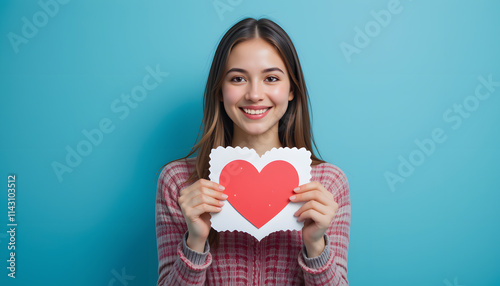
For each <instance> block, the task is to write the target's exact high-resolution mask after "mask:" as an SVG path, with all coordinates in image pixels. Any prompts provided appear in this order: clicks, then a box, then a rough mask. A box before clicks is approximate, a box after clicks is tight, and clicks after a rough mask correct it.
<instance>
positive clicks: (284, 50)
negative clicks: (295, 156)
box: [178, 18, 324, 244]
mask: <svg viewBox="0 0 500 286" xmlns="http://www.w3.org/2000/svg"><path fill="white" fill-rule="evenodd" d="M254 38H261V39H263V40H265V41H266V42H268V43H269V44H271V45H272V46H274V47H275V48H276V50H277V52H278V54H279V55H280V57H281V59H282V60H283V62H284V63H285V66H286V69H287V71H288V74H289V76H290V84H291V90H293V93H294V97H293V99H292V100H291V101H289V103H288V108H287V110H286V112H285V114H284V115H283V117H282V118H281V119H280V121H279V128H278V136H279V140H280V142H281V145H282V146H283V147H290V148H292V147H297V148H302V147H305V148H306V149H307V150H309V151H311V159H312V165H313V166H314V165H318V164H320V163H323V162H324V161H323V160H320V159H318V157H316V155H315V154H314V150H313V148H312V147H313V146H314V147H315V149H316V150H317V147H316V144H315V143H314V139H313V136H312V129H311V122H310V121H311V119H310V117H309V95H308V93H307V88H306V84H305V81H304V76H303V74H302V68H301V66H300V61H299V57H298V56H297V52H296V51H295V47H294V45H293V43H292V41H291V40H290V37H289V36H288V35H287V33H286V32H285V31H284V30H283V29H282V28H281V27H280V26H279V25H277V24H276V23H274V22H273V21H271V20H268V19H264V18H263V19H259V20H256V19H253V18H246V19H243V20H241V21H240V22H238V23H236V24H235V25H234V26H232V27H231V28H230V29H229V30H228V31H227V32H226V34H225V35H224V36H223V37H222V39H221V41H220V43H219V45H218V47H217V50H216V51H215V55H214V59H213V61H212V66H211V67H210V72H209V74H208V79H207V85H206V87H205V93H204V98H203V121H202V125H201V128H200V131H201V130H203V131H202V133H201V139H200V140H199V142H198V143H197V144H196V145H194V146H193V148H192V149H191V151H190V152H189V154H187V155H186V157H183V158H180V159H178V160H183V159H187V158H188V157H190V156H192V155H193V154H196V168H195V171H194V172H193V173H192V174H191V176H190V177H189V178H188V182H190V183H192V182H195V181H196V180H198V179H200V178H204V179H207V180H208V175H209V171H208V169H209V160H210V158H209V154H210V151H211V150H212V149H214V148H217V147H218V146H223V147H227V146H231V144H232V139H233V122H232V121H231V119H230V118H229V116H228V115H227V113H226V111H225V109H224V106H223V103H222V102H221V101H220V98H221V97H222V92H221V89H222V82H223V79H224V72H225V70H226V64H227V60H228V57H229V54H230V53H231V50H232V49H233V48H234V47H235V46H236V45H237V44H239V43H241V42H244V41H247V40H250V39H254ZM199 136H200V134H198V137H199ZM216 240H217V233H216V232H215V231H214V230H213V229H212V230H211V231H210V236H209V241H210V243H211V244H214V241H216Z"/></svg>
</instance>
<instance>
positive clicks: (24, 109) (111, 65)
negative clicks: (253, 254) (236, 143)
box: [0, 0, 500, 286]
mask: <svg viewBox="0 0 500 286" xmlns="http://www.w3.org/2000/svg"><path fill="white" fill-rule="evenodd" d="M47 1H48V0H42V2H43V3H45V2H47ZM215 3H216V4H217V3H218V5H221V4H220V3H223V4H225V5H227V6H226V8H228V7H229V8H228V9H227V10H226V11H224V12H222V13H221V12H220V11H219V13H218V12H217V10H216V4H214V2H211V1H76V0H75V1H69V2H68V3H67V4H64V5H63V4H59V7H58V9H59V10H58V11H57V13H53V14H55V15H54V16H53V17H52V16H47V18H46V19H45V20H47V23H43V20H44V18H43V15H42V14H40V13H38V12H40V11H43V9H42V8H41V6H40V5H39V4H37V1H2V4H1V9H0V23H1V24H0V26H1V28H0V29H1V30H0V35H1V40H0V62H1V64H0V73H1V76H0V86H1V87H2V89H1V99H2V102H1V105H0V136H1V140H0V160H1V166H0V169H1V172H0V174H1V175H2V176H3V178H2V179H1V181H3V183H1V184H0V185H2V186H3V187H2V190H1V192H0V194H1V195H0V206H1V208H0V214H1V219H0V222H1V225H0V229H1V232H0V240H1V242H0V258H1V260H0V266H1V267H0V269H2V270H1V271H0V274H1V275H0V284H1V285H130V286H133V285H154V284H155V283H156V279H157V267H158V262H157V253H156V237H155V225H154V212H155V210H154V208H155V195H156V183H157V181H156V180H157V178H156V177H155V173H156V172H157V171H158V170H159V169H160V168H161V166H162V165H163V164H165V163H167V162H169V161H170V160H173V159H175V158H179V157H182V156H184V155H185V154H187V152H188V151H189V150H190V147H191V146H192V145H193V144H194V142H195V140H196V135H197V131H198V128H199V124H200V122H201V103H202V93H203V89H204V84H205V82H206V78H207V75H208V70H209V67H210V63H211V58H212V56H213V54H214V51H215V48H216V45H217V43H218V41H219V40H220V38H221V37H222V35H223V33H224V32H225V31H226V30H227V29H228V28H229V27H230V26H231V25H233V24H234V23H236V22H237V21H238V20H240V19H242V18H244V17H269V18H270V19H272V20H275V21H276V22H277V23H278V24H280V25H281V26H282V27H283V28H284V29H285V30H286V31H287V32H288V34H289V35H290V37H291V38H292V40H293V41H294V43H295V45H296V48H297V51H298V53H299V57H300V60H301V63H302V67H303V71H304V74H305V78H306V83H307V86H308V88H309V92H310V97H311V104H312V110H313V127H314V134H315V138H316V141H317V144H318V147H319V150H320V152H321V155H322V156H323V158H324V159H325V160H327V161H329V162H331V163H333V164H335V165H337V166H339V167H340V168H341V169H342V170H343V171H344V172H345V173H346V175H347V177H348V179H349V183H350V188H351V203H352V221H351V223H352V225H351V238H350V245H349V258H348V278H349V281H350V284H351V285H446V286H449V285H466V286H472V285H500V274H499V271H498V270H499V269H498V265H500V263H499V257H500V247H499V241H500V228H499V218H500V208H499V207H498V202H499V199H500V195H499V191H500V181H499V180H498V174H497V173H496V172H498V171H499V168H498V165H497V164H498V161H499V159H500V149H499V146H500V136H499V127H498V124H499V123H500V112H499V108H500V99H499V98H498V97H500V87H496V90H494V91H492V92H491V96H490V97H489V98H488V99H486V100H480V101H478V102H479V106H477V109H476V110H475V111H473V112H470V114H469V116H468V118H463V119H462V123H461V125H460V126H459V127H458V128H455V129H454V128H452V127H453V125H454V124H453V123H450V122H447V121H445V119H444V118H443V114H444V113H445V112H446V111H447V110H448V109H450V108H451V109H453V105H454V104H463V103H464V100H466V99H467V98H468V99H467V100H472V99H471V98H470V97H471V96H474V92H475V89H476V86H477V85H478V84H480V81H479V80H478V77H480V76H483V77H484V78H488V76H490V75H491V77H492V79H493V81H496V82H499V81H500V53H499V51H500V17H499V12H500V2H498V1H493V0H491V1H452V0H444V1H423V0H420V1H410V0H401V2H400V7H402V8H399V9H402V10H401V11H400V12H399V13H397V14H392V16H391V20H390V22H389V23H388V24H387V25H386V26H385V27H382V26H380V25H379V26H378V27H380V30H379V31H377V30H371V34H372V35H373V37H369V40H370V42H369V43H368V45H367V46H366V47H363V48H360V50H359V51H358V52H359V53H354V54H352V55H351V56H350V61H349V62H348V57H346V56H345V55H344V53H343V52H342V50H341V48H340V46H341V43H343V42H344V43H346V44H349V45H354V38H355V36H356V33H357V32H356V27H358V28H359V29H361V30H363V31H364V30H365V26H366V25H367V24H368V26H370V25H372V26H373V23H371V22H370V21H373V20H374V16H373V15H372V14H371V13H370V12H371V11H375V12H378V11H380V10H382V9H385V10H386V9H387V7H388V4H389V3H391V1H389V0H377V1H373V0H372V1H314V3H313V2H312V1H311V2H309V3H306V1H293V2H292V1H284V0H283V1H270V2H269V1H238V0H233V1H228V0H220V1H219V2H215ZM37 13H38V14H37ZM42 13H43V12H42ZM36 15H37V16H36ZM34 16H36V17H39V18H37V19H35V21H38V22H37V23H39V24H40V21H41V22H42V23H41V24H45V25H41V27H39V28H38V31H37V32H36V33H34V35H30V36H31V38H26V40H27V43H22V44H19V45H18V46H15V45H12V43H11V41H10V40H9V36H8V35H9V33H14V34H16V35H18V36H23V33H22V29H23V25H25V24H24V22H23V20H22V18H23V17H26V19H28V21H30V22H31V23H33V21H34V20H33V17H34ZM36 17H35V18H36ZM370 23H371V24H370ZM374 27H375V26H374ZM372 28H373V27H372ZM11 35H12V34H11ZM16 47H17V49H18V51H17V53H16ZM148 66H149V67H151V68H153V69H155V68H156V67H157V66H159V69H160V70H161V71H162V72H166V73H169V75H168V77H166V78H165V79H164V80H163V81H162V82H160V83H158V86H157V87H156V88H154V89H153V90H151V91H148V94H147V97H146V98H145V99H144V100H143V101H141V102H139V103H138V105H137V106H136V107H135V108H130V110H129V114H128V116H127V117H126V118H124V119H120V117H119V115H120V114H121V113H116V112H113V111H112V109H111V107H110V106H111V104H112V102H114V101H115V100H117V99H120V96H121V95H122V94H130V92H131V90H132V89H133V88H134V87H136V86H137V85H141V84H142V79H143V77H144V76H145V75H147V74H148V72H147V70H146V67H148ZM486 91H487V89H483V90H482V92H486ZM471 102H472V103H473V101H469V103H468V104H470V103H471ZM455 116H456V113H455ZM103 118H109V119H110V120H111V121H112V122H113V126H114V130H113V131H112V132H111V133H108V134H104V136H103V139H102V142H101V143H100V144H99V145H98V146H94V147H93V149H92V151H91V152H90V154H89V155H88V156H86V157H83V158H82V161H81V162H80V163H79V164H78V165H77V166H76V167H74V168H72V172H71V173H64V174H63V175H62V181H60V180H58V177H57V176H56V173H55V172H54V170H53V167H52V164H53V162H59V163H61V164H65V156H66V154H67V151H66V149H65V148H66V146H70V147H71V148H73V149H75V148H76V147H77V144H79V143H80V142H82V141H84V140H85V139H86V138H85V136H84V135H83V134H82V130H84V129H85V130H91V129H95V128H98V126H99V121H100V120H102V119H103ZM436 128H441V129H442V130H443V132H444V134H445V136H446V138H447V139H446V140H445V141H444V142H443V143H435V145H436V147H435V150H434V151H433V152H429V153H430V154H429V155H426V156H425V157H424V158H423V159H422V158H420V162H418V163H419V164H418V166H414V170H413V172H412V173H411V174H410V175H409V176H407V177H402V178H403V179H404V182H398V183H396V184H395V185H394V189H391V186H390V184H389V183H388V182H387V180H386V177H385V174H386V172H392V173H393V174H396V175H400V174H398V166H399V165H400V159H399V156H402V157H403V158H406V160H409V157H410V154H411V153H412V152H413V151H415V150H418V147H417V145H416V144H415V143H414V141H415V140H424V139H426V138H431V133H432V131H433V130H434V129H436ZM417 152H418V151H417ZM414 154H417V153H415V152H414ZM422 154H423V153H422ZM415 158H417V157H415ZM422 160H423V162H422ZM10 173H14V174H16V181H17V184H16V185H17V190H16V203H17V205H16V206H17V207H16V219H17V223H18V227H17V230H16V246H17V248H16V250H17V252H16V258H17V260H16V262H17V265H16V266H17V269H16V276H17V278H15V279H11V278H9V277H7V269H6V266H7V262H6V260H7V259H8V251H7V242H8V237H7V236H6V230H7V186H6V181H7V175H8V174H10ZM122 271H124V273H125V274H126V275H128V276H129V277H127V278H128V280H123V281H120V280H119V279H117V273H118V274H121V273H122ZM118 276H119V275H118ZM132 277H133V278H132Z"/></svg>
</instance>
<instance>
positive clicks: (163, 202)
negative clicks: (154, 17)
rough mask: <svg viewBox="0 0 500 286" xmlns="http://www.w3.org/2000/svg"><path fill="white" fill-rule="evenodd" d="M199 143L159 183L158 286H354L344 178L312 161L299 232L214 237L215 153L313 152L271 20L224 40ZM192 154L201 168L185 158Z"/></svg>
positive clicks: (217, 206) (295, 81) (298, 78)
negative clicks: (220, 150) (221, 150)
mask: <svg viewBox="0 0 500 286" xmlns="http://www.w3.org/2000/svg"><path fill="white" fill-rule="evenodd" d="M203 105H204V107H203V134H202V137H201V139H200V141H199V143H198V144H196V145H195V146H194V147H193V149H192V151H191V152H190V154H188V155H187V156H186V157H184V158H182V159H179V160H176V161H173V162H171V163H169V164H167V165H166V166H165V167H164V168H163V170H162V172H161V174H160V177H159V181H158V189H157V200H156V231H157V244H158V258H159V279H158V285H205V284H206V285H304V284H305V285H348V281H347V250H348V245H349V228H350V217H351V216H350V213H351V204H350V198H349V186H348V182H347V179H346V177H345V175H344V173H343V172H342V171H341V170H340V169H339V168H338V167H336V166H334V165H332V164H329V163H326V162H324V161H322V160H320V159H318V158H317V157H316V156H315V155H314V153H312V154H313V155H312V171H311V175H312V179H311V182H310V183H307V184H304V185H301V186H297V188H296V189H295V190H294V192H295V195H293V196H291V197H290V201H292V202H304V205H303V206H302V207H301V208H300V209H299V210H298V211H297V212H296V213H295V216H296V217H297V219H298V220H299V221H304V227H303V228H302V231H300V232H298V231H279V232H274V233H272V234H270V235H269V236H267V237H265V238H264V239H262V240H261V241H260V242H259V241H257V240H256V239H255V238H253V237H252V236H250V235H249V234H246V233H242V232H221V233H217V232H215V230H213V229H211V226H210V213H216V212H219V211H220V210H221V207H222V205H224V201H225V200H226V198H227V196H226V195H225V194H224V186H221V185H218V184H217V183H215V182H211V181H209V180H208V169H209V154H210V151H211V149H212V148H216V147H218V146H224V147H227V146H233V147H236V146H240V147H248V148H253V149H255V150H256V151H257V153H258V154H259V155H263V154H264V153H265V152H266V151H269V150H271V149H272V148H273V147H275V148H279V147H290V148H292V147H297V148H301V147H305V148H306V149H307V150H309V151H311V152H313V149H312V145H313V143H312V141H313V140H312V134H311V126H310V119H309V111H308V95H307V89H306V85H305V82H304V77H303V75H302V69H301V66H300V63H299V58H298V56H297V53H296V51H295V48H294V46H293V44H292V42H291V40H290V38H289V37H288V35H287V34H286V33H285V31H283V29H281V27H279V26H278V25H277V24H276V23H274V22H272V21H270V20H267V19H260V20H256V19H252V18H248V19H244V20H242V21H240V22H238V23H237V24H236V25H234V26H233V27H231V28H230V29H229V30H228V31H227V32H226V34H225V35H224V37H223V38H222V39H221V41H220V43H219V46H218V47H217V50H216V52H215V56H214V59H213V62H212V66H211V68H210V73H209V75H208V81H207V85H206V89H205V97H204V101H203ZM193 154H196V158H189V156H191V155H193Z"/></svg>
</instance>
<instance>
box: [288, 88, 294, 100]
mask: <svg viewBox="0 0 500 286" xmlns="http://www.w3.org/2000/svg"><path fill="white" fill-rule="evenodd" d="M293 97H294V94H293V89H291V90H290V94H289V95H288V101H292V100H293Z"/></svg>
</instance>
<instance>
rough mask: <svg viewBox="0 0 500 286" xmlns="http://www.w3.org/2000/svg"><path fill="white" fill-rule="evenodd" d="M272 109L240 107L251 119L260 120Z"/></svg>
mask: <svg viewBox="0 0 500 286" xmlns="http://www.w3.org/2000/svg"><path fill="white" fill-rule="evenodd" d="M270 109H271V107H250V108H247V107H240V110H241V111H242V112H243V114H244V115H245V116H246V117H248V118H250V119H260V118H262V117H264V116H266V114H267V113H268V112H269V110H270Z"/></svg>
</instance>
